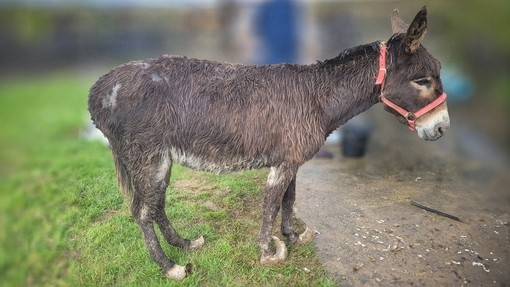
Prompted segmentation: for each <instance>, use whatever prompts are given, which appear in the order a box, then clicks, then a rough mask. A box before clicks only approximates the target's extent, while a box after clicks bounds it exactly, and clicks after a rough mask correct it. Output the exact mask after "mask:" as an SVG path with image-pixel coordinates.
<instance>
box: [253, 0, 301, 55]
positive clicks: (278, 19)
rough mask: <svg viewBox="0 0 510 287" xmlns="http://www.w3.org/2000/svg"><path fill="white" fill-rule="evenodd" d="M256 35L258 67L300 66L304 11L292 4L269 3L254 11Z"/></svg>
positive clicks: (282, 0) (280, 0)
mask: <svg viewBox="0 0 510 287" xmlns="http://www.w3.org/2000/svg"><path fill="white" fill-rule="evenodd" d="M254 16H255V18H254V32H255V34H256V36H257V37H258V39H259V41H260V49H261V50H260V51H258V53H259V55H258V57H257V62H258V63H259V64H278V63H297V62H299V52H300V51H299V48H300V41H301V40H300V33H299V31H300V20H301V19H302V10H301V7H300V5H299V4H298V3H296V2H295V1H292V0H267V1H264V2H262V3H261V4H260V5H259V6H258V7H257V8H256V11H255V15H254Z"/></svg>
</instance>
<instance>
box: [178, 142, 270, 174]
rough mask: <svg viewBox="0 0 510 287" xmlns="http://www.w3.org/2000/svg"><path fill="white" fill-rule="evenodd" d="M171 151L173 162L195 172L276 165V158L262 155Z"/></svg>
mask: <svg viewBox="0 0 510 287" xmlns="http://www.w3.org/2000/svg"><path fill="white" fill-rule="evenodd" d="M169 150H170V157H171V159H172V162H174V163H178V164H180V165H183V166H186V167H189V168H191V169H194V170H200V171H210V172H214V173H223V172H232V171H240V170H248V169H257V168H263V167H269V166H273V165H275V163H276V161H275V159H274V158H271V157H270V156H267V155H262V154H260V155H255V156H252V157H246V156H235V155H232V154H221V153H213V154H200V153H193V152H192V151H183V150H181V149H177V148H174V147H170V149H169Z"/></svg>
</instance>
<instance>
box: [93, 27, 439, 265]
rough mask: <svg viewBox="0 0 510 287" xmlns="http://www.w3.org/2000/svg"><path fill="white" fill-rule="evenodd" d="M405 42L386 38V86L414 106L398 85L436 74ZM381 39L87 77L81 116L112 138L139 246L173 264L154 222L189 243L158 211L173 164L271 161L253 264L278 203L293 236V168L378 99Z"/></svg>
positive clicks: (166, 62) (164, 61)
mask: <svg viewBox="0 0 510 287" xmlns="http://www.w3.org/2000/svg"><path fill="white" fill-rule="evenodd" d="M405 40H406V37H405V34H396V35H394V36H393V37H392V38H391V39H390V40H389V41H388V43H387V47H388V60H387V62H388V74H387V80H386V89H385V93H386V94H387V96H388V97H392V99H393V100H394V101H395V102H396V103H397V104H399V105H401V106H403V107H405V108H407V109H409V110H414V107H421V106H423V105H425V104H427V103H424V101H428V100H424V99H420V98H419V97H415V98H411V99H410V98H409V97H407V98H405V95H409V94H413V93H414V94H415V93H416V92H415V91H407V90H408V89H411V87H410V86H409V84H408V81H409V79H413V78H418V77H421V76H424V75H426V76H430V75H432V76H435V77H437V78H439V63H438V62H437V60H435V59H434V58H433V57H432V56H431V55H430V54H428V52H426V50H425V49H424V48H423V47H421V46H420V47H419V48H418V49H417V51H416V53H414V54H409V53H406V52H405V45H406V44H405V42H406V41H405ZM379 47H380V43H379V42H374V43H370V44H367V45H362V46H358V47H355V48H352V49H349V50H346V51H344V52H342V53H341V54H340V55H339V56H338V57H336V58H334V59H330V60H326V61H324V62H317V63H315V64H312V65H291V64H281V65H263V66H251V65H240V64H230V63H220V62H214V61H207V60H197V59H192V58H187V57H183V56H168V55H164V56H162V57H160V58H156V59H148V60H145V61H136V62H130V63H127V64H125V65H121V66H119V67H117V68H115V69H113V70H112V71H110V72H109V73H107V74H106V75H104V76H102V77H101V78H100V79H99V80H98V81H97V82H96V83H95V84H94V86H93V87H92V88H91V90H90V97H89V111H90V114H91V115H92V119H93V121H94V123H95V124H96V126H97V127H98V128H99V129H100V130H101V131H102V132H103V134H104V135H105V136H106V137H107V139H108V141H109V142H110V146H111V149H112V153H113V157H114V161H115V167H116V171H117V177H118V180H119V183H120V186H121V189H122V190H123V191H124V192H125V193H126V194H127V195H128V197H131V199H132V204H131V209H132V213H133V216H134V217H135V219H136V221H137V223H138V224H139V225H140V227H141V230H142V234H143V237H144V240H145V243H146V245H147V248H148V249H149V254H150V255H151V258H152V259H153V260H154V261H155V262H157V263H158V264H159V266H160V267H161V268H162V269H163V271H164V272H165V273H166V272H167V271H169V270H170V269H171V268H172V267H173V266H174V264H175V263H174V262H173V261H171V260H170V259H168V258H167V257H166V256H165V254H164V253H163V250H162V249H161V246H160V243H159V240H158V238H157V236H156V233H155V231H154V224H156V225H157V226H158V227H159V228H160V230H161V231H162V234H163V237H164V238H165V240H166V241H167V242H168V243H169V244H171V245H174V246H178V247H181V248H184V249H190V248H191V247H190V246H191V243H190V241H189V240H187V239H184V238H182V237H180V236H179V235H178V234H177V232H176V231H175V230H174V229H173V227H172V226H171V224H170V222H169V220H168V218H167V216H166V214H165V211H164V207H165V191H166V188H167V186H168V182H169V179H170V170H171V166H172V164H173V163H179V164H182V165H184V166H188V167H191V168H193V169H196V170H205V171H211V172H215V173H220V172H228V171H237V170H244V169H253V168H262V167H270V168H271V169H270V172H269V176H268V182H267V184H266V187H265V190H264V210H263V221H262V225H261V229H260V233H259V238H258V242H259V245H260V247H261V250H262V259H261V260H262V261H264V260H265V259H268V258H269V259H271V258H272V257H271V256H272V252H271V250H270V248H269V243H270V241H271V235H272V231H271V230H272V227H273V224H274V220H275V218H276V215H277V213H278V212H279V210H280V209H281V210H282V223H281V230H282V233H283V235H284V236H286V237H287V240H288V241H290V242H291V243H294V242H296V241H298V235H297V233H296V232H295V231H294V230H293V228H292V225H291V217H292V205H293V203H294V199H295V183H296V173H297V170H298V168H299V166H301V165H302V164H303V163H304V162H306V161H307V160H309V159H311V158H312V157H313V156H314V154H315V153H316V152H317V151H318V150H319V149H320V147H321V146H322V144H323V143H324V141H325V139H326V137H327V136H328V135H329V134H330V133H331V132H332V131H333V130H335V129H336V128H338V126H339V125H341V124H343V123H345V122H346V121H348V120H349V119H351V118H352V117H354V116H355V115H358V114H359V113H361V112H363V111H365V110H367V109H368V108H370V107H371V106H372V105H374V104H376V103H377V102H378V101H379V98H378V95H377V94H375V93H373V88H374V81H375V77H376V74H377V70H378V56H379ZM391 95H393V96H391ZM432 100H433V99H430V101H432ZM269 261H270V260H269Z"/></svg>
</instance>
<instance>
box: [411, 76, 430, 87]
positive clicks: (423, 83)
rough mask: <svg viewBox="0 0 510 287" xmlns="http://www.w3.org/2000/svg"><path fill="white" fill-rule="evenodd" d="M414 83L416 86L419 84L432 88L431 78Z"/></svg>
mask: <svg viewBox="0 0 510 287" xmlns="http://www.w3.org/2000/svg"><path fill="white" fill-rule="evenodd" d="M413 82H415V83H416V84H418V85H420V86H430V78H421V79H416V80H413Z"/></svg>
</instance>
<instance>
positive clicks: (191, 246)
mask: <svg viewBox="0 0 510 287" xmlns="http://www.w3.org/2000/svg"><path fill="white" fill-rule="evenodd" d="M204 242H205V240H204V237H203V236H200V238H198V239H196V240H193V241H191V243H190V244H189V246H188V248H186V250H188V251H194V250H197V249H198V248H200V246H202V245H204Z"/></svg>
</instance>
